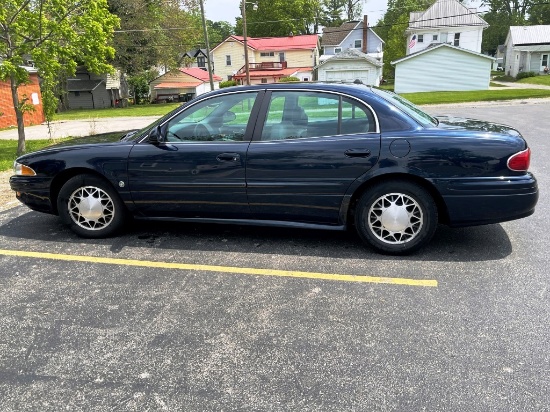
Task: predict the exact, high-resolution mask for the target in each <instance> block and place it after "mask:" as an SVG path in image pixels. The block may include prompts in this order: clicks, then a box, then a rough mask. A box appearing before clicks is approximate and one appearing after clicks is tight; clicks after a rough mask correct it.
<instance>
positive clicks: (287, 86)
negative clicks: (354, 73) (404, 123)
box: [209, 82, 374, 95]
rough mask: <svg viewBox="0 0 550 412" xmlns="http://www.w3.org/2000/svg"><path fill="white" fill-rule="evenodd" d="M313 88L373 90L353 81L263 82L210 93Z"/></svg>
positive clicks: (353, 92)
mask: <svg viewBox="0 0 550 412" xmlns="http://www.w3.org/2000/svg"><path fill="white" fill-rule="evenodd" d="M277 89H284V90H293V89H294V90H304V89H307V90H311V91H333V92H342V93H348V94H352V95H357V94H370V95H374V93H373V92H372V86H368V85H365V84H353V83H330V82H290V83H263V84H256V85H251V86H231V87H226V88H223V89H219V90H216V91H214V92H212V93H209V94H218V93H226V92H231V91H235V90H239V91H247V90H251V91H252V90H277Z"/></svg>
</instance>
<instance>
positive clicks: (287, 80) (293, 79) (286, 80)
mask: <svg viewBox="0 0 550 412" xmlns="http://www.w3.org/2000/svg"><path fill="white" fill-rule="evenodd" d="M299 81H300V79H299V78H297V77H294V76H288V77H281V78H280V79H279V83H291V82H299Z"/></svg>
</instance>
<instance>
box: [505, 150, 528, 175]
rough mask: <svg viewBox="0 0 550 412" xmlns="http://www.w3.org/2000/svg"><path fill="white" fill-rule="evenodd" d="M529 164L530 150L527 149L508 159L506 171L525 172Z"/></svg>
mask: <svg viewBox="0 0 550 412" xmlns="http://www.w3.org/2000/svg"><path fill="white" fill-rule="evenodd" d="M530 162H531V149H529V148H527V149H525V150H523V151H521V152H518V153H516V154H515V155H513V156H511V157H510V158H509V159H508V169H510V170H512V171H514V172H525V171H527V169H529V163H530Z"/></svg>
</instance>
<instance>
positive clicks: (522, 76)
mask: <svg viewBox="0 0 550 412" xmlns="http://www.w3.org/2000/svg"><path fill="white" fill-rule="evenodd" d="M535 76H538V73H535V72H521V73H518V75H517V76H516V80H520V79H525V78H527V77H535Z"/></svg>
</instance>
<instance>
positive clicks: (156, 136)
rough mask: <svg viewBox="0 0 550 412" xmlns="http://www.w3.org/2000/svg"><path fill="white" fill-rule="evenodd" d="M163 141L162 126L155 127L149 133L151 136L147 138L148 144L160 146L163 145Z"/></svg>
mask: <svg viewBox="0 0 550 412" xmlns="http://www.w3.org/2000/svg"><path fill="white" fill-rule="evenodd" d="M161 140H162V134H161V130H160V126H156V127H153V128H152V129H151V131H150V132H149V136H148V137H147V142H148V143H151V144H154V145H159V144H160V143H161Z"/></svg>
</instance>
